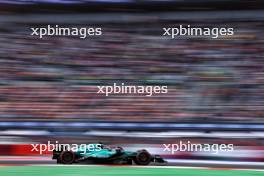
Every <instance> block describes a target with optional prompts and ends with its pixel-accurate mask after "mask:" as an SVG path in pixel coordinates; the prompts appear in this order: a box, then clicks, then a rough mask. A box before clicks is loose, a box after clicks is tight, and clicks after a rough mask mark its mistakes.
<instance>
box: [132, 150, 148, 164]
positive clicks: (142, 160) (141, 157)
mask: <svg viewBox="0 0 264 176" xmlns="http://www.w3.org/2000/svg"><path fill="white" fill-rule="evenodd" d="M134 162H135V163H136V164H137V165H148V164H149V163H150V162H151V155H150V153H149V152H148V151H147V150H139V151H137V155H136V157H135V158H134Z"/></svg>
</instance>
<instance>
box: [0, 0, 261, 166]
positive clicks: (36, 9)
mask: <svg viewBox="0 0 264 176" xmlns="http://www.w3.org/2000/svg"><path fill="white" fill-rule="evenodd" d="M263 8H264V3H263V1H259V0H255V1H244V0H242V1H236V0H221V1H220V0H219V1H212V0H201V1H195V0H184V1H173V0H171V1H143V0H142V1H133V0H130V1H125V0H124V1H123V0H119V1H107V0H105V1H99V0H98V1H96V0H94V1H88V0H87V1H66V0H60V1H51V0H50V1H7V0H6V1H2V0H1V1H0V138H1V140H0V143H1V145H0V149H1V150H0V154H1V155H2V156H5V157H2V159H1V160H5V158H6V157H7V156H11V155H26V156H27V155H36V153H30V152H29V148H28V145H29V144H31V143H47V141H48V140H50V141H59V142H60V143H89V142H98V141H101V142H104V143H107V144H112V145H123V146H127V147H128V148H133V147H134V148H137V149H138V148H140V147H142V148H147V149H149V150H150V151H152V152H154V153H160V154H163V155H164V156H165V157H166V158H170V159H207V160H210V159H212V160H223V159H224V160H229V161H230V160H236V161H264V148H263V147H264V142H263V136H264V131H263V130H264V120H263V115H264V111H263V110H264V108H263V105H264V97H263V95H264V91H263V90H264V84H263V83H264V70H263V69H264V68H263V66H264V58H263V56H264V35H263V31H264V23H263V19H264V12H263ZM48 24H50V25H56V24H58V25H61V26H66V27H69V26H72V27H102V31H103V35H102V36H100V37H91V38H89V37H88V38H87V39H79V38H78V37H44V38H43V39H38V38H36V37H35V36H30V33H31V31H30V27H37V26H46V25H48ZM180 24H182V25H188V24H190V25H191V26H195V27H233V28H234V30H235V35H234V36H232V37H220V38H218V39H212V38H210V37H192V38H190V37H181V38H177V39H174V40H172V39H169V38H166V37H164V36H162V34H163V31H162V28H163V27H177V26H179V25H180ZM113 83H125V84H131V85H161V86H163V85H167V86H168V94H160V95H154V96H152V97H146V96H142V95H111V96H109V97H106V96H104V95H100V94H96V92H97V91H98V89H97V87H96V86H98V85H113ZM179 140H183V141H188V140H190V141H191V142H192V143H221V144H222V143H226V144H228V143H233V144H234V145H235V150H234V152H229V153H222V152H221V153H219V154H212V153H213V152H179V153H176V154H174V155H171V154H170V153H164V152H162V149H163V148H162V144H164V143H178V142H179Z"/></svg>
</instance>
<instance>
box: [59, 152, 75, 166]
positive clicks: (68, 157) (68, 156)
mask: <svg viewBox="0 0 264 176" xmlns="http://www.w3.org/2000/svg"><path fill="white" fill-rule="evenodd" d="M58 161H59V162H60V163H62V164H72V163H73V162H74V161H75V154H74V153H73V152H72V151H63V152H61V154H60V157H59V158H58Z"/></svg>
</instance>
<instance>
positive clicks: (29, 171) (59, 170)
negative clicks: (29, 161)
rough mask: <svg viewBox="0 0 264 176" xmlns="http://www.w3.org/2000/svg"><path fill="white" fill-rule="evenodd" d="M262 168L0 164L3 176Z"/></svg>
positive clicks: (161, 174) (212, 174) (158, 174)
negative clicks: (25, 165)
mask: <svg viewBox="0 0 264 176" xmlns="http://www.w3.org/2000/svg"><path fill="white" fill-rule="evenodd" d="M263 171H264V170H246V169H243V170H235V169H208V168H179V167H174V166H160V167H154V166H147V167H133V166H132V167H131V166H130V167H128V166H115V167H113V166H94V165H82V166H80V165H70V166H65V165H49V166H47V165H42V166H27V167H24V166H2V167H0V173H1V175H3V176H17V175H19V176H89V175H91V176H117V175H120V176H121V175H122V176H236V175H239V176H263V174H264V172H263Z"/></svg>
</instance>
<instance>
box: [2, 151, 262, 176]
mask: <svg viewBox="0 0 264 176" xmlns="http://www.w3.org/2000/svg"><path fill="white" fill-rule="evenodd" d="M1 165H2V166H8V165H12V166H17V165H18V166H19V165H42V166H44V165H49V166H52V165H53V166H57V165H58V164H57V163H56V161H55V160H51V157H34V156H32V157H28V156H27V157H21V156H20V157H19V156H17V157H7V156H5V157H0V166H1ZM79 165H83V166H86V165H87V164H86V163H79ZM162 165H164V164H162ZM59 166H61V165H59ZM166 166H180V167H186V166H187V167H209V168H228V169H241V168H242V169H264V162H239V161H217V160H216V161H212V160H183V159H178V160H175V159H174V160H168V163H167V164H166ZM0 175H1V174H0Z"/></svg>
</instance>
